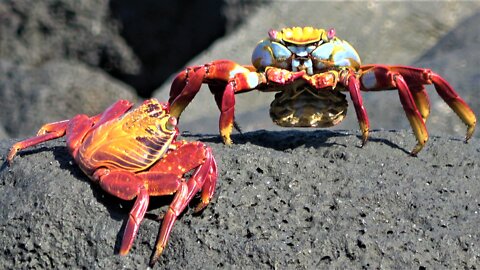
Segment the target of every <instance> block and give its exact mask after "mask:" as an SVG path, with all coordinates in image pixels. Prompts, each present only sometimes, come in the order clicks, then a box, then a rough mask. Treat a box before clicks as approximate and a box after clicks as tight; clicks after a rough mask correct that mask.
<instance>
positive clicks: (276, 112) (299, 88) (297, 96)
mask: <svg viewBox="0 0 480 270" xmlns="http://www.w3.org/2000/svg"><path fill="white" fill-rule="evenodd" d="M347 108H348V102H347V100H346V96H345V95H344V94H342V93H341V92H340V91H339V89H338V88H337V89H332V88H328V89H322V91H318V90H316V89H314V88H313V87H312V86H311V85H309V84H307V83H302V84H293V85H291V86H290V87H286V88H285V89H282V91H281V92H279V93H277V94H275V99H274V100H273V102H272V103H271V104H270V117H271V118H272V120H273V122H275V124H277V125H279V126H282V127H318V128H322V127H331V126H335V125H337V124H338V123H340V122H341V121H342V120H343V119H344V118H345V116H346V114H347Z"/></svg>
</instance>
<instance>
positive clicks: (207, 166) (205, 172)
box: [149, 143, 217, 266]
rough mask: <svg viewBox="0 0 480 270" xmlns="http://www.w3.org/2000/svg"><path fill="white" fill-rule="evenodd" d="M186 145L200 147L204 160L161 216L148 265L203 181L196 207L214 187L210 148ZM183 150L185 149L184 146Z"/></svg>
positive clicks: (213, 169)
mask: <svg viewBox="0 0 480 270" xmlns="http://www.w3.org/2000/svg"><path fill="white" fill-rule="evenodd" d="M186 146H187V147H193V148H196V149H199V148H198V147H202V148H203V149H204V150H205V152H204V154H205V156H204V159H202V160H204V163H203V164H201V165H200V166H198V165H197V166H198V167H197V168H196V170H195V172H194V173H193V175H192V177H191V178H190V180H189V181H188V182H182V183H181V185H180V186H179V189H178V191H177V193H176V194H175V197H174V199H173V202H172V203H171V204H170V206H169V208H168V210H167V212H166V213H165V216H164V218H163V222H162V226H161V228H160V232H159V234H158V237H157V241H156V244H155V252H154V253H153V254H152V257H151V258H150V263H149V264H150V266H153V265H154V264H155V262H156V261H157V260H158V259H159V258H160V256H161V254H162V252H163V250H164V248H165V246H166V245H167V241H168V238H169V236H170V232H171V230H172V227H173V224H174V223H175V221H176V220H177V218H178V216H179V215H180V214H181V213H182V212H183V210H184V209H185V207H186V206H187V205H188V203H189V202H190V201H191V200H192V198H193V196H194V195H195V194H196V193H198V192H199V191H200V190H201V189H202V188H203V186H204V184H205V183H207V187H206V189H204V190H203V191H202V201H201V202H200V204H199V205H198V206H197V209H199V208H200V209H201V208H203V207H204V206H205V205H206V204H208V202H209V201H210V199H211V197H212V196H213V192H214V187H215V183H216V179H217V174H216V173H217V167H216V163H215V160H214V158H213V155H212V152H211V149H210V148H208V147H207V148H205V147H204V146H203V145H202V144H200V143H191V144H186ZM185 150H187V149H186V148H185ZM177 151H178V150H177ZM196 152H199V151H196ZM174 153H175V152H174ZM176 154H178V153H175V155H176ZM181 154H182V155H183V154H186V155H193V154H195V152H191V151H184V152H182V153H181ZM185 157H186V156H185ZM197 161H198V160H197ZM168 163H169V162H168ZM192 165H193V164H192ZM178 168H179V169H180V170H181V171H183V168H182V167H178ZM197 209H196V210H197Z"/></svg>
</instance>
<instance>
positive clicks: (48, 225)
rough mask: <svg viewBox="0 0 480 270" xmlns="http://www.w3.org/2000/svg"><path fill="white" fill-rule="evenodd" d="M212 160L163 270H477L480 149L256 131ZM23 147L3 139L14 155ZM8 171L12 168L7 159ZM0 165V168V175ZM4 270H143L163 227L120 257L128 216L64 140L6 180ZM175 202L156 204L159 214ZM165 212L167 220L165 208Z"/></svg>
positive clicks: (150, 226)
mask: <svg viewBox="0 0 480 270" xmlns="http://www.w3.org/2000/svg"><path fill="white" fill-rule="evenodd" d="M183 137H184V138H186V139H188V140H201V141H203V142H206V143H208V144H209V145H210V146H211V147H212V148H213V151H214V155H215V157H216V159H217V161H218V165H219V181H218V185H217V192H216V195H215V197H214V199H213V201H212V203H211V204H210V205H209V206H208V207H207V208H206V209H205V210H204V211H203V212H202V213H201V214H200V215H192V209H189V210H188V211H187V213H186V214H184V215H182V216H181V217H180V219H179V220H178V222H177V223H176V225H175V226H174V228H173V233H172V236H171V239H170V241H169V245H168V247H167V249H166V250H165V252H164V254H163V256H162V258H161V260H160V261H159V263H158V265H157V269H162V268H165V269H186V268H189V269H199V268H202V269H215V268H249V269H287V268H296V269H311V268H312V267H313V268H319V269H321V268H342V269H361V268H364V269H378V268H380V269H390V268H399V269H460V268H461V269H476V267H478V265H479V264H480V247H479V243H480V234H479V232H478V224H479V222H480V201H479V198H480V185H479V184H478V181H479V179H480V163H479V159H478V157H479V154H480V141H479V140H478V139H476V138H474V139H472V140H471V142H470V143H469V144H465V143H463V142H462V141H461V139H460V138H458V137H455V138H450V137H447V136H442V137H437V136H433V137H432V138H431V140H430V141H429V142H428V144H427V146H426V147H425V149H424V150H423V151H422V152H421V153H420V154H419V156H418V157H416V158H415V157H411V156H409V155H408V151H409V150H410V149H411V148H412V147H413V145H414V138H413V136H412V134H410V132H403V131H402V132H391V131H374V132H372V134H371V139H370V142H369V143H368V144H367V145H366V146H365V147H364V148H360V147H358V145H359V138H358V136H356V135H354V134H352V133H351V132H348V131H325V130H318V131H257V132H251V133H246V134H244V135H236V136H234V137H233V139H234V140H235V142H236V144H235V145H233V146H231V147H228V146H224V145H223V144H221V143H220V141H219V138H218V136H217V135H202V136H192V135H188V134H187V135H185V136H183ZM13 142H14V141H13V140H0V153H2V154H4V153H6V152H7V149H8V148H9V147H10V145H11V144H12V143H13ZM2 158H3V156H2ZM1 161H3V160H0V162H1ZM0 194H2V196H1V197H0V231H1V232H2V233H1V236H0V268H2V269H26V268H29V269H33V268H41V269H45V268H50V269H53V268H69V269H71V268H86V269H119V268H121V267H123V268H125V269H141V268H145V267H146V265H147V263H148V259H149V256H150V254H151V251H152V248H153V245H154V241H155V237H156V234H157V231H158V227H159V224H158V223H157V222H156V221H153V220H151V219H148V220H145V221H144V222H143V223H142V226H141V228H140V231H139V235H138V237H137V239H136V241H135V244H134V247H133V249H132V250H131V252H130V254H129V255H128V256H126V257H121V256H118V255H115V254H114V252H115V251H116V250H117V249H118V244H119V241H120V237H121V234H122V224H123V223H124V220H125V218H126V217H127V215H128V211H129V209H130V208H131V206H132V203H131V202H123V201H121V200H119V199H116V198H114V197H112V196H109V195H107V194H105V192H103V191H102V190H101V189H100V188H99V187H97V186H94V185H92V184H90V183H89V181H88V179H87V177H86V176H84V175H83V174H82V172H81V171H80V170H79V169H78V167H77V166H76V165H74V164H73V163H72V159H71V158H70V157H69V156H68V154H67V153H66V149H65V147H64V142H63V141H61V140H60V141H56V142H49V143H45V144H43V145H41V146H39V147H36V148H33V149H31V150H26V151H23V152H21V153H20V155H19V156H17V157H16V158H15V160H14V163H13V165H12V166H11V167H8V166H6V165H3V166H2V168H1V169H0ZM170 199H171V198H163V199H158V200H153V203H152V208H153V209H152V210H151V213H155V214H158V213H160V212H161V211H162V210H165V206H166V204H168V203H169V202H170ZM158 208H161V209H158Z"/></svg>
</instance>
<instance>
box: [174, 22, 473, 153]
mask: <svg viewBox="0 0 480 270" xmlns="http://www.w3.org/2000/svg"><path fill="white" fill-rule="evenodd" d="M252 63H253V66H248V65H240V64H237V63H235V62H233V61H230V60H216V61H213V62H210V63H208V64H205V65H199V66H192V67H188V68H187V69H186V70H184V71H183V72H181V73H179V74H178V75H177V76H176V78H175V80H174V81H173V83H172V86H171V90H170V99H169V103H170V104H171V111H172V115H174V116H176V117H180V114H181V113H182V112H183V110H184V109H185V107H186V106H187V105H188V104H189V103H190V102H191V101H192V99H193V98H194V97H195V95H196V94H197V92H198V91H199V89H200V87H201V85H202V83H207V84H208V86H209V87H210V90H211V92H212V93H213V95H214V96H215V101H216V103H217V105H218V107H219V109H220V112H221V113H220V123H219V126H220V134H221V136H222V138H223V141H224V143H226V144H231V143H232V140H231V139H230V134H231V132H232V128H233V127H234V124H235V123H234V106H235V94H238V93H244V92H248V91H252V90H255V89H256V90H259V91H263V92H278V93H277V94H276V95H275V100H274V101H273V102H272V103H271V105H270V116H271V118H272V120H273V121H274V122H275V123H276V124H278V125H280V126H287V127H329V126H333V125H336V124H338V123H340V122H341V121H342V120H343V119H344V117H345V115H346V112H347V106H348V103H347V101H346V99H345V95H344V94H343V93H341V92H348V93H349V94H350V97H351V99H352V102H353V105H354V108H355V112H356V114H357V118H358V121H359V124H360V130H361V132H362V145H364V144H365V142H366V141H367V138H368V133H369V121H368V116H367V112H366V109H365V108H364V106H363V102H362V97H361V94H360V91H383V90H397V91H398V94H399V98H400V102H401V104H402V106H403V108H404V110H405V113H406V116H407V118H408V120H409V122H410V125H411V126H412V129H413V131H414V134H415V137H416V139H417V145H416V146H415V147H414V148H413V150H412V151H411V154H412V155H416V154H417V153H418V152H419V151H420V150H421V149H422V148H423V146H424V145H425V143H426V142H427V140H428V132H427V128H426V126H425V121H426V120H427V118H428V115H429V113H430V105H429V99H428V95H427V92H426V90H425V85H429V84H433V85H434V86H435V89H436V90H437V93H438V94H439V95H440V97H441V98H442V99H443V100H444V101H445V102H446V103H447V104H448V106H450V108H451V109H452V110H453V111H454V112H455V113H456V114H457V115H458V116H459V117H460V119H461V120H462V121H463V122H464V123H465V124H466V125H467V135H466V137H465V139H466V141H468V139H470V137H471V136H472V134H473V132H474V129H475V125H476V121H477V120H476V117H475V114H474V113H473V111H472V110H471V109H470V107H469V106H468V105H467V104H466V103H465V101H464V100H463V99H462V98H461V97H460V96H459V95H458V94H457V93H456V92H455V90H454V89H453V88H452V87H451V86H450V84H449V83H448V82H447V81H446V80H445V79H443V78H442V77H441V76H440V75H438V74H436V73H434V72H432V71H431V70H429V69H423V68H415V67H409V66H387V65H379V64H374V65H361V62H360V57H359V55H358V53H357V52H356V51H355V49H354V48H353V47H352V46H351V45H350V44H349V43H348V42H347V41H345V40H342V39H339V38H337V37H336V36H335V30H334V29H330V30H324V29H319V28H313V27H303V28H302V27H292V28H283V29H282V30H280V31H276V30H271V31H270V32H268V38H267V39H265V40H262V41H260V42H259V43H258V44H257V46H256V48H255V49H254V51H253V54H252Z"/></svg>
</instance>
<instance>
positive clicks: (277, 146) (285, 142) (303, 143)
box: [182, 129, 410, 154]
mask: <svg viewBox="0 0 480 270" xmlns="http://www.w3.org/2000/svg"><path fill="white" fill-rule="evenodd" d="M375 132H376V130H372V131H371V133H370V137H369V139H368V143H367V144H376V143H381V144H385V145H387V146H389V147H391V148H392V149H398V150H401V151H403V152H404V153H406V154H409V153H410V152H409V151H408V150H407V149H405V148H403V147H401V146H399V145H398V144H396V143H394V142H392V141H390V140H388V139H384V138H379V137H375ZM390 132H396V131H390ZM354 134H355V133H352V131H347V130H313V131H306V130H299V129H291V130H281V131H270V130H257V131H251V132H246V133H239V134H233V135H232V140H233V141H234V144H248V143H250V144H253V145H257V146H260V147H265V148H271V149H274V150H277V151H285V150H289V149H296V148H299V147H306V148H310V147H312V148H315V149H320V148H328V147H331V146H334V145H337V146H341V147H345V148H346V147H350V146H351V145H350V144H351V143H352V142H351V141H348V142H346V140H341V139H339V138H344V139H345V138H346V137H351V136H355V137H356V138H357V140H358V142H357V143H355V147H358V148H361V147H362V146H361V144H360V142H361V136H359V135H354ZM372 135H373V136H372ZM182 137H185V138H191V139H195V140H199V141H202V142H204V143H216V144H221V143H222V140H221V137H220V136H219V135H215V134H190V133H189V132H184V133H182Z"/></svg>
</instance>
